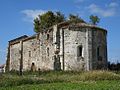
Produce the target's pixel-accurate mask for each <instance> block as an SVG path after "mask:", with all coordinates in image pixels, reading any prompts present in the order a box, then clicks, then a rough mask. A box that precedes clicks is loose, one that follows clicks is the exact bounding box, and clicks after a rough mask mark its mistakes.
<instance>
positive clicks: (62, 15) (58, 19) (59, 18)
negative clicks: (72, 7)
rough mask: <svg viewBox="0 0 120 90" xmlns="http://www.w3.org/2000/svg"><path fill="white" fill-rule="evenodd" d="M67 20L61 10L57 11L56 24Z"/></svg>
mask: <svg viewBox="0 0 120 90" xmlns="http://www.w3.org/2000/svg"><path fill="white" fill-rule="evenodd" d="M63 21H65V16H64V14H62V13H61V12H56V15H55V24H57V23H60V22H63Z"/></svg>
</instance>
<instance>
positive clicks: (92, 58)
mask: <svg viewBox="0 0 120 90" xmlns="http://www.w3.org/2000/svg"><path fill="white" fill-rule="evenodd" d="M106 34H107V32H106V31H104V30H99V29H97V28H90V27H69V28H68V27H67V28H58V27H57V25H55V26H53V30H48V32H45V33H39V34H37V35H34V36H32V37H27V38H25V39H23V40H22V42H23V43H22V44H23V45H22V46H23V50H22V51H21V43H20V42H18V43H15V44H13V45H10V70H19V69H20V60H21V53H22V55H23V71H26V70H31V67H32V64H33V63H34V67H35V69H36V70H38V69H40V70H54V69H55V59H54V57H55V56H56V54H55V52H58V60H59V57H60V68H61V70H93V69H98V68H99V69H101V67H103V68H106V66H107V40H106ZM98 47H99V53H98ZM80 49H82V53H81V54H80V52H79V53H78V51H79V50H80ZM79 54H80V55H79ZM98 54H99V56H98ZM56 65H57V62H56Z"/></svg>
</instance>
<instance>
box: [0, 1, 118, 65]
mask: <svg viewBox="0 0 120 90" xmlns="http://www.w3.org/2000/svg"><path fill="white" fill-rule="evenodd" d="M119 8H120V0H0V30H1V33H0V64H3V63H5V60H6V53H7V52H6V48H7V45H8V41H9V40H11V39H14V38H16V37H19V36H22V35H25V34H26V35H32V34H34V32H33V19H34V18H35V17H37V15H38V14H43V13H45V12H46V11H48V10H52V11H61V12H62V13H64V14H65V16H66V17H67V16H68V15H69V14H70V13H72V14H78V15H79V16H80V17H81V18H83V19H84V20H85V21H87V22H89V16H90V15H91V14H93V15H98V16H99V17H100V18H101V21H100V23H99V26H100V27H103V28H105V29H107V30H108V59H109V60H110V61H112V62H116V61H119V62H120V54H119V52H120V40H119V39H120V30H119V29H120V9H119Z"/></svg>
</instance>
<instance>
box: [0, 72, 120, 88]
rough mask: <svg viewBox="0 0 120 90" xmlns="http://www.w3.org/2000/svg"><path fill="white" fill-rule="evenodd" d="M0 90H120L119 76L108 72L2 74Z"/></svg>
mask: <svg viewBox="0 0 120 90" xmlns="http://www.w3.org/2000/svg"><path fill="white" fill-rule="evenodd" d="M0 90H120V74H116V73H114V72H108V71H90V72H70V71H69V72H68V71H67V72H63V71H60V72H54V71H49V72H42V73H41V74H40V75H39V74H38V72H35V73H30V72H29V73H27V72H25V73H24V75H23V76H18V75H17V74H3V75H2V76H0Z"/></svg>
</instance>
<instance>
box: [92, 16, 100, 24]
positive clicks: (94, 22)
mask: <svg viewBox="0 0 120 90" xmlns="http://www.w3.org/2000/svg"><path fill="white" fill-rule="evenodd" d="M90 22H91V23H92V24H93V25H97V23H99V22H100V18H99V17H98V16H94V15H91V16H90Z"/></svg>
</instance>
